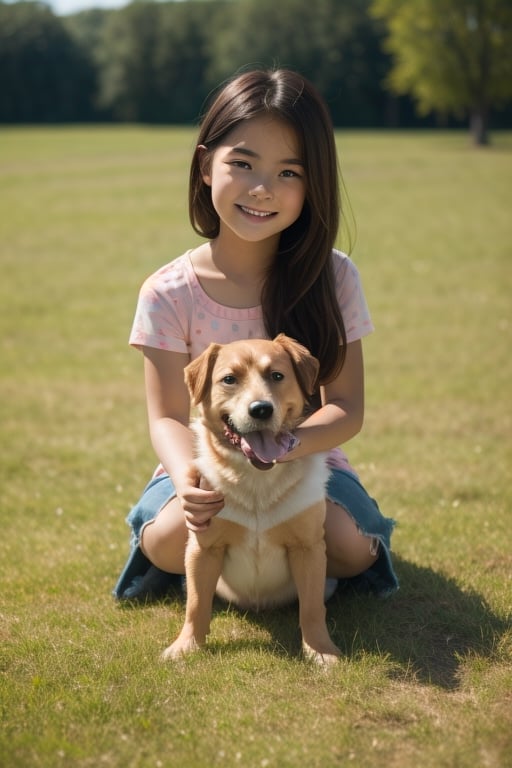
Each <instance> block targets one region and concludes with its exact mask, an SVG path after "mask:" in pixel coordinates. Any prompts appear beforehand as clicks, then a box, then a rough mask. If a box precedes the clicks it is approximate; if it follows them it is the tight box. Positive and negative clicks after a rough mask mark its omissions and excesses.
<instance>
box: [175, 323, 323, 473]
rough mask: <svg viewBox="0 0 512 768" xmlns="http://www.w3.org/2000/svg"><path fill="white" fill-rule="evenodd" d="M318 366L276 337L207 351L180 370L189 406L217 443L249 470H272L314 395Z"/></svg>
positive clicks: (300, 349) (295, 344)
mask: <svg viewBox="0 0 512 768" xmlns="http://www.w3.org/2000/svg"><path fill="white" fill-rule="evenodd" d="M318 369H319V363H318V360H317V359H316V358H315V357H313V355H311V354H310V353H309V352H308V350H307V349H306V348H305V347H303V346H302V345H301V344H299V343H298V342H296V341H294V340H293V339H290V338H289V337H288V336H285V335H284V334H280V335H279V336H277V337H276V338H275V339H274V340H273V341H270V340H265V339H253V340H249V341H234V342H232V343H231V344H224V345H221V344H210V346H209V347H208V348H207V349H206V350H205V351H204V352H203V353H202V354H201V355H199V357H197V358H196V359H195V360H193V361H192V362H191V363H190V364H189V365H188V366H187V367H186V368H185V381H186V383H187V386H188V388H189V391H190V397H191V400H192V403H193V404H194V405H196V406H199V408H200V412H201V415H202V420H203V423H204V424H206V426H207V427H208V429H210V431H212V432H213V433H214V434H215V435H216V436H217V437H218V438H219V439H221V440H223V441H225V443H226V444H230V445H232V446H234V447H235V448H237V449H238V448H239V449H241V450H242V452H243V453H244V454H245V455H246V456H247V458H249V459H251V460H252V461H253V463H255V465H258V464H263V465H264V466H267V465H268V466H272V462H274V461H275V460H276V459H277V458H279V456H281V455H283V454H284V453H286V452H287V451H288V450H291V448H292V447H293V445H294V440H295V438H294V437H293V435H291V430H292V429H294V427H296V426H297V425H298V424H299V423H300V421H301V420H302V419H303V417H304V409H305V406H306V404H307V401H308V399H309V397H310V396H311V395H313V393H314V391H315V386H316V382H317V377H318Z"/></svg>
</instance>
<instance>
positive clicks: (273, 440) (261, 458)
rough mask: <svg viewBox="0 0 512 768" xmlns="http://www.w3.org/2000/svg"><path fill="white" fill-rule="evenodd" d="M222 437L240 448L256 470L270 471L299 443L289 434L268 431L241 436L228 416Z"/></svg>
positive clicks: (258, 431) (286, 432)
mask: <svg viewBox="0 0 512 768" xmlns="http://www.w3.org/2000/svg"><path fill="white" fill-rule="evenodd" d="M224 424H225V427H224V435H225V436H226V437H227V439H228V440H229V442H230V443H231V445H234V446H236V447H237V448H240V450H241V451H242V453H243V454H244V456H245V457H246V458H247V459H249V461H250V462H251V464H253V465H254V466H255V467H257V468H258V469H270V468H271V467H273V466H274V464H275V462H276V461H277V459H279V458H281V456H284V455H285V454H286V453H289V452H290V451H291V450H293V448H295V446H296V445H298V443H299V441H298V439H297V438H296V437H295V435H293V434H292V433H291V432H288V431H283V432H279V434H277V435H276V434H274V433H273V432H271V431H270V430H269V429H260V430H257V431H255V432H247V433H245V434H241V433H240V432H239V431H238V430H237V428H236V427H235V425H234V424H233V422H232V421H231V419H230V418H229V416H225V417H224Z"/></svg>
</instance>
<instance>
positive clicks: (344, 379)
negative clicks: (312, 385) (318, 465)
mask: <svg viewBox="0 0 512 768" xmlns="http://www.w3.org/2000/svg"><path fill="white" fill-rule="evenodd" d="M363 418H364V363H363V348H362V343H361V341H353V342H351V343H350V344H347V354H346V357H345V364H344V366H343V369H342V370H341V372H340V373H339V374H338V376H337V377H336V379H334V380H333V381H331V382H329V384H326V385H325V386H324V387H322V407H321V408H320V409H319V410H318V411H316V412H315V413H313V414H312V415H311V416H310V417H309V418H307V419H306V421H304V422H303V423H302V424H301V425H300V426H299V427H298V428H297V429H296V430H295V434H296V436H297V437H298V438H299V440H300V445H299V446H297V448H295V449H294V450H293V451H291V452H290V453H288V454H286V456H283V458H282V459H279V461H289V460H292V459H296V458H299V457H300V456H306V455H308V454H310V453H318V452H320V451H328V450H330V449H331V448H335V447H337V446H338V445H341V444H342V443H346V442H347V441H348V440H350V439H351V438H352V437H354V435H357V433H358V432H359V431H360V429H361V427H362V426H363Z"/></svg>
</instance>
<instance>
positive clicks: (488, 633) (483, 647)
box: [125, 555, 510, 689]
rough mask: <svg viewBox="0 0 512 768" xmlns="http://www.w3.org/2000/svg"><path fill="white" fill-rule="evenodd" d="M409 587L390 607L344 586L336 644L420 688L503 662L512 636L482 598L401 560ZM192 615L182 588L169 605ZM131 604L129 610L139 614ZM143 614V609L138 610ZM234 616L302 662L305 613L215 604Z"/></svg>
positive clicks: (336, 610) (248, 642)
mask: <svg viewBox="0 0 512 768" xmlns="http://www.w3.org/2000/svg"><path fill="white" fill-rule="evenodd" d="M393 559H394V565H395V568H396V572H397V575H398V577H399V580H400V584H401V588H400V590H399V591H398V592H397V593H396V594H395V595H394V596H392V597H390V598H389V599H387V600H383V599H379V598H376V597H374V596H373V595H369V594H364V593H361V592H358V591H357V590H356V589H354V588H352V587H351V586H345V587H340V588H339V589H338V591H337V592H336V593H335V595H334V596H333V598H332V599H331V600H330V601H329V602H328V604H327V623H328V626H329V631H330V633H331V636H332V638H333V640H334V642H335V643H336V644H337V645H338V647H339V648H340V650H341V651H342V653H343V654H344V655H345V656H346V657H347V658H351V657H352V658H357V656H360V655H361V654H364V653H367V654H378V655H379V656H381V657H385V658H386V659H388V660H389V661H390V662H391V666H392V668H393V669H394V670H395V672H396V674H397V675H399V676H401V675H402V674H403V676H404V677H405V676H407V677H411V676H412V677H413V678H414V679H415V680H416V681H418V682H422V683H428V684H431V685H437V686H440V687H443V688H445V689H456V688H457V687H458V685H459V670H460V666H461V664H462V663H463V659H464V657H467V656H468V655H474V656H479V657H482V658H485V659H492V658H493V657H495V654H496V651H497V647H498V646H499V643H500V639H501V638H502V636H503V635H504V634H505V633H506V632H507V631H510V626H509V625H508V623H507V622H506V621H504V620H503V619H501V618H500V617H499V616H497V615H496V614H495V613H493V611H492V610H491V609H490V607H489V606H488V605H487V604H486V602H485V600H484V599H483V597H482V596H481V595H479V594H477V593H476V592H471V591H467V590H466V591H463V590H462V589H461V588H460V586H458V584H457V583H456V582H455V581H454V580H453V579H451V578H449V577H447V576H444V575H443V574H441V573H438V572H436V571H434V570H432V569H431V568H425V567H422V566H419V565H415V564H413V563H410V562H407V561H405V560H402V559H400V558H398V557H397V556H396V555H395V556H394V558H393ZM163 600H164V601H165V602H167V601H169V602H170V603H172V604H173V605H174V606H176V601H178V602H179V603H181V605H182V609H183V611H184V608H185V600H184V595H183V592H182V590H181V587H178V585H175V587H174V589H172V590H170V591H169V592H168V593H167V597H166V598H163ZM136 605H137V604H134V603H127V604H125V607H126V608H128V607H130V606H131V607H136ZM138 606H139V607H140V604H138ZM230 612H234V613H236V614H237V616H238V617H239V618H240V620H241V621H246V622H248V623H249V624H250V625H252V626H254V627H258V628H259V629H261V630H264V631H265V632H267V633H268V635H269V637H270V638H271V644H272V653H274V654H276V655H278V656H281V655H282V656H297V655H300V651H301V646H300V635H299V631H298V607H297V605H290V606H286V607H284V608H282V609H275V610H269V611H263V612H261V613H252V612H250V611H243V612H242V611H239V610H238V609H236V608H235V607H234V606H233V607H232V606H226V604H225V603H222V602H221V601H220V600H217V599H216V600H215V602H214V617H215V616H217V617H218V618H221V614H224V615H226V614H227V613H230ZM260 646H261V648H262V649H263V648H266V649H267V651H268V647H269V646H268V643H266V642H265V641H261V639H260V640H258V639H256V638H243V637H240V636H238V637H237V638H236V639H234V640H232V641H228V642H227V643H221V644H217V643H215V644H212V646H210V647H209V651H210V652H211V653H214V654H215V653H216V652H222V653H226V652H227V651H228V649H229V648H231V649H232V650H233V651H236V650H240V649H242V648H252V649H256V648H258V647H260Z"/></svg>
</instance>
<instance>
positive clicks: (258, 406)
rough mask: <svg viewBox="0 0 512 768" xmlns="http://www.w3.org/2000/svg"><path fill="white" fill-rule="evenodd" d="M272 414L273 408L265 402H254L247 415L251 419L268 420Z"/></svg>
mask: <svg viewBox="0 0 512 768" xmlns="http://www.w3.org/2000/svg"><path fill="white" fill-rule="evenodd" d="M273 413H274V406H273V405H272V403H269V402H268V401H267V400H255V401H254V402H253V403H251V404H250V406H249V415H250V416H252V418H253V419H262V420H265V419H270V417H271V416H272V414H273Z"/></svg>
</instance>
